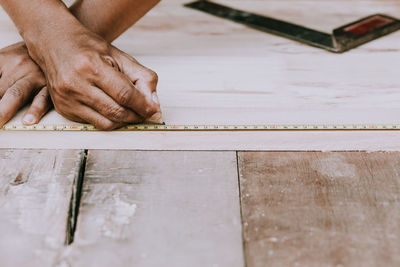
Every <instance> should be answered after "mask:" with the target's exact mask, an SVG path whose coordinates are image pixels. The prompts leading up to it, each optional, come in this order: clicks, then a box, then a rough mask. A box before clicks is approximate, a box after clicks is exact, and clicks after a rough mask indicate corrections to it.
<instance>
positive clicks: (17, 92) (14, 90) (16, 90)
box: [8, 85, 24, 98]
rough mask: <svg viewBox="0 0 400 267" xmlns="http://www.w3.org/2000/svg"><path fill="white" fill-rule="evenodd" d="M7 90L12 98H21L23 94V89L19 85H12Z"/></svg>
mask: <svg viewBox="0 0 400 267" xmlns="http://www.w3.org/2000/svg"><path fill="white" fill-rule="evenodd" d="M8 92H9V94H10V95H11V96H13V97H14V98H22V97H23V96H24V89H23V88H22V87H21V86H19V85H13V86H12V87H10V89H8Z"/></svg>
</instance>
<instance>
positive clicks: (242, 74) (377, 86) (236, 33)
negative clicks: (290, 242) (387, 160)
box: [0, 0, 400, 150]
mask: <svg viewBox="0 0 400 267" xmlns="http://www.w3.org/2000/svg"><path fill="white" fill-rule="evenodd" d="M189 1H190V0H189ZM189 1H184V0H169V1H162V2H161V3H160V4H159V5H158V6H157V7H156V8H155V9H154V10H152V11H151V12H150V13H149V14H148V15H147V16H146V17H145V18H143V20H141V21H140V22H139V23H137V25H135V26H134V27H132V28H131V29H130V30H128V31H127V32H126V33H125V34H124V35H123V36H121V37H120V38H119V39H118V40H117V41H116V42H115V45H116V46H118V47H119V48H121V49H122V50H124V51H127V52H128V53H130V54H131V55H133V56H135V57H136V58H137V59H138V60H139V61H140V62H142V63H143V64H144V65H146V66H148V67H150V68H152V69H154V70H155V71H156V72H157V73H158V74H159V77H160V82H159V86H158V92H159V98H160V101H161V103H162V108H163V114H164V120H165V121H166V123H168V124H215V123H218V124H251V123H257V124H258V123H282V124H283V123H299V124H304V123H396V122H399V116H398V114H400V109H399V106H398V103H399V102H400V93H399V90H398V88H399V87H400V82H399V79H398V78H397V76H398V69H399V67H400V65H399V64H400V63H398V62H399V60H398V59H399V57H400V50H399V46H398V44H399V43H400V32H397V33H394V34H391V35H390V36H386V37H384V38H381V39H379V40H376V41H374V42H371V43H369V44H367V45H365V46H362V47H360V48H358V49H356V50H353V51H351V52H348V53H346V54H343V55H336V54H332V53H329V52H326V51H323V50H319V49H316V48H313V47H309V46H306V45H302V44H298V43H295V42H293V41H291V40H287V39H284V38H281V37H276V36H273V35H270V34H265V33H262V32H258V31H255V30H252V29H248V28H246V27H245V26H243V25H238V24H235V23H232V22H229V21H224V20H222V19H219V18H216V17H213V16H210V15H207V14H203V13H201V12H198V11H195V10H190V9H187V8H183V7H182V4H183V3H186V2H189ZM216 2H219V3H223V4H227V5H229V6H232V7H236V8H240V9H244V10H248V11H253V12H257V13H260V14H263V15H267V16H272V17H276V18H278V19H284V20H288V21H291V22H294V23H298V24H302V25H304V26H308V27H312V28H316V29H318V30H322V31H326V32H329V31H331V30H332V29H333V28H335V27H338V26H340V25H343V24H345V23H348V22H351V21H354V20H356V19H359V18H361V17H364V16H367V15H370V14H372V13H378V12H380V13H387V14H389V15H392V16H395V17H396V16H399V15H398V14H400V6H399V5H398V1H393V0H368V1H365V0H352V1H338V0H326V1H310V0H298V1H293V0H280V1H276V0H268V1H259V0H246V1H243V0H218V1H216ZM310 10H313V12H312V14H311V13H310ZM1 23H2V25H4V26H3V27H2V28H0V40H1V41H0V44H2V43H4V44H6V43H7V42H8V41H10V42H11V41H14V38H11V37H10V35H12V34H11V33H13V34H14V35H16V34H17V32H16V31H15V29H14V27H12V26H11V25H12V24H11V22H10V21H9V20H8V19H6V15H5V14H4V13H2V14H1ZM377 70H382V71H377ZM12 123H13V124H18V123H20V117H16V118H15V120H14V121H13V122H12ZM43 123H45V124H51V123H69V122H68V121H64V120H63V119H62V118H60V116H58V115H57V114H55V113H53V114H50V115H49V116H47V118H46V119H45V120H44V121H43ZM67 135H68V134H61V137H60V138H61V139H67V138H64V137H65V136H67ZM358 135H360V136H361V137H360V139H363V140H365V141H364V142H363V143H361V142H354V140H356V139H357V137H358ZM399 135H400V134H396V135H395V139H397V138H399ZM27 136H31V133H12V134H6V133H3V132H0V145H1V146H3V147H13V146H14V147H16V146H19V144H20V143H21V142H24V140H27V139H28V138H27ZM58 136H60V134H53V133H39V134H37V138H36V140H35V144H34V145H33V144H31V145H29V144H25V145H28V146H29V147H52V148H59V147H64V148H65V147H71V146H72V147H74V148H87V147H85V142H86V143H91V141H90V140H93V143H91V144H90V148H120V147H121V143H120V142H119V141H118V140H120V139H125V138H126V139H127V140H129V141H128V142H127V143H124V144H123V145H124V146H125V148H128V149H154V147H152V146H151V145H142V144H153V142H152V141H153V139H154V135H151V134H145V135H143V136H142V137H141V138H137V135H134V134H130V135H129V134H124V133H115V134H101V135H97V134H93V133H91V134H88V135H86V134H76V135H68V142H59V140H58V139H57V137H58ZM126 136H128V137H126ZM156 136H157V138H158V139H160V140H161V141H160V143H158V144H157V145H155V146H156V147H157V149H174V147H175V144H176V143H180V144H182V143H183V144H182V146H181V149H189V150H190V149H198V147H200V149H205V150H207V149H213V147H219V146H220V143H221V142H223V143H226V146H223V148H222V149H288V147H289V149H291V148H290V145H292V144H294V146H295V147H294V148H293V149H303V148H300V147H299V146H296V143H297V138H299V139H310V140H312V141H311V142H306V143H303V144H304V147H305V149H306V150H307V149H315V147H317V149H321V150H327V149H331V147H332V146H333V149H334V150H335V149H350V150H359V149H371V150H382V149H388V148H389V149H396V148H397V147H398V146H397V142H392V141H391V140H390V141H386V140H385V139H387V138H389V139H390V137H387V135H386V134H381V133H376V134H367V135H363V134H361V133H354V134H349V135H342V134H340V133H333V134H330V138H329V139H328V138H325V135H310V134H309V133H304V132H299V133H296V134H294V135H285V138H289V140H288V141H286V139H285V138H284V139H281V138H280V136H281V135H280V134H276V135H275V134H265V133H256V134H254V135H241V136H240V135H238V134H236V133H229V134H225V135H224V137H223V140H221V139H222V138H219V137H220V133H213V134H211V135H210V137H207V139H202V136H203V135H198V134H196V133H185V134H183V135H181V134H180V135H176V134H175V133H162V134H158V135H157V134H156ZM289 136H290V137H289ZM316 136H317V138H315V137H316ZM239 139H240V141H239ZM331 139H333V140H340V142H336V143H331V142H330V141H329V140H331ZM53 140H54V141H53ZM137 140H140V141H137ZM185 140H187V142H184V141H185ZM192 140H195V142H193V141H192ZM204 140H205V141H204ZM211 140H212V141H211ZM251 140H257V142H256V143H258V144H260V145H259V146H257V145H254V143H252V142H251ZM265 140H272V141H271V142H265ZM382 140H385V141H383V142H382ZM313 141H315V142H316V143H317V144H319V145H314V143H313ZM271 143H272V144H281V143H283V144H286V143H287V144H288V143H290V145H288V146H281V147H279V148H277V147H276V146H269V145H265V144H271ZM343 143H344V144H346V145H342V144H343ZM366 143H367V144H370V145H368V146H367V145H364V144H366ZM64 144H68V146H67V145H64ZM170 144H173V145H170ZM262 144H264V145H262ZM335 145H336V146H335ZM195 147H196V148H195Z"/></svg>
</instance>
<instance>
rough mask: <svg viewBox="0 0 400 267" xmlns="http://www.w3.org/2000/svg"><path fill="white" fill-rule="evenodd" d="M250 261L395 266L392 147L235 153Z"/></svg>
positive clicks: (399, 186) (399, 235)
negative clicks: (372, 150) (366, 150)
mask: <svg viewBox="0 0 400 267" xmlns="http://www.w3.org/2000/svg"><path fill="white" fill-rule="evenodd" d="M239 166H240V185H241V200H242V212H243V223H244V238H245V255H246V263H247V266H248V267H255V266H399V265H400V202H399V196H400V167H399V166H400V153H383V152H377V153H362V152H348V153H344V152H334V153H323V152H318V153H314V152H308V153H303V152H294V153H293V152H283V153H281V152H265V153H264V152H259V153H253V152H247V153H240V154H239Z"/></svg>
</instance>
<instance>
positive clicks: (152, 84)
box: [114, 50, 158, 93]
mask: <svg viewBox="0 0 400 267" xmlns="http://www.w3.org/2000/svg"><path fill="white" fill-rule="evenodd" d="M114 54H115V55H114V56H115V57H116V58H117V59H118V63H119V64H120V69H121V72H122V73H124V74H125V75H126V76H128V78H129V79H130V80H131V81H132V82H133V83H134V84H135V85H136V87H138V89H139V90H143V91H148V92H150V93H155V92H156V91H157V84H158V75H157V73H155V72H154V71H152V70H151V69H149V68H147V67H145V66H143V65H142V64H140V63H139V62H138V61H136V60H135V59H134V58H133V57H131V56H130V55H128V54H126V53H124V52H122V51H119V50H117V52H115V51H114Z"/></svg>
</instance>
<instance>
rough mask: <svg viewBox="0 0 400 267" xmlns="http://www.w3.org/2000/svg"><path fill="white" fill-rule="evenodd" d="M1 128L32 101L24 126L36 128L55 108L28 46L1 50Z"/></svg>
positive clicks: (17, 45)
mask: <svg viewBox="0 0 400 267" xmlns="http://www.w3.org/2000/svg"><path fill="white" fill-rule="evenodd" d="M0 72H1V77H0V128H1V127H3V125H4V124H5V123H6V122H8V121H9V120H10V119H11V118H12V117H13V116H14V115H15V114H16V113H17V112H18V110H19V109H21V108H22V107H23V106H25V105H26V104H27V103H28V102H29V101H30V100H32V103H31V106H30V107H29V109H28V110H27V112H26V113H25V115H24V117H23V120H22V122H23V124H25V125H32V124H35V123H38V122H39V120H40V119H41V118H42V117H43V116H44V115H45V114H46V113H47V111H48V110H49V109H50V108H51V107H52V102H51V99H50V95H49V92H48V90H47V88H46V87H45V86H46V79H45V77H44V75H43V73H42V71H41V70H40V68H39V67H38V66H37V65H36V63H35V62H34V61H33V60H32V59H31V58H30V56H29V54H28V51H27V48H26V46H25V44H24V43H17V44H14V45H11V46H8V47H6V48H3V49H1V50H0Z"/></svg>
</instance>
